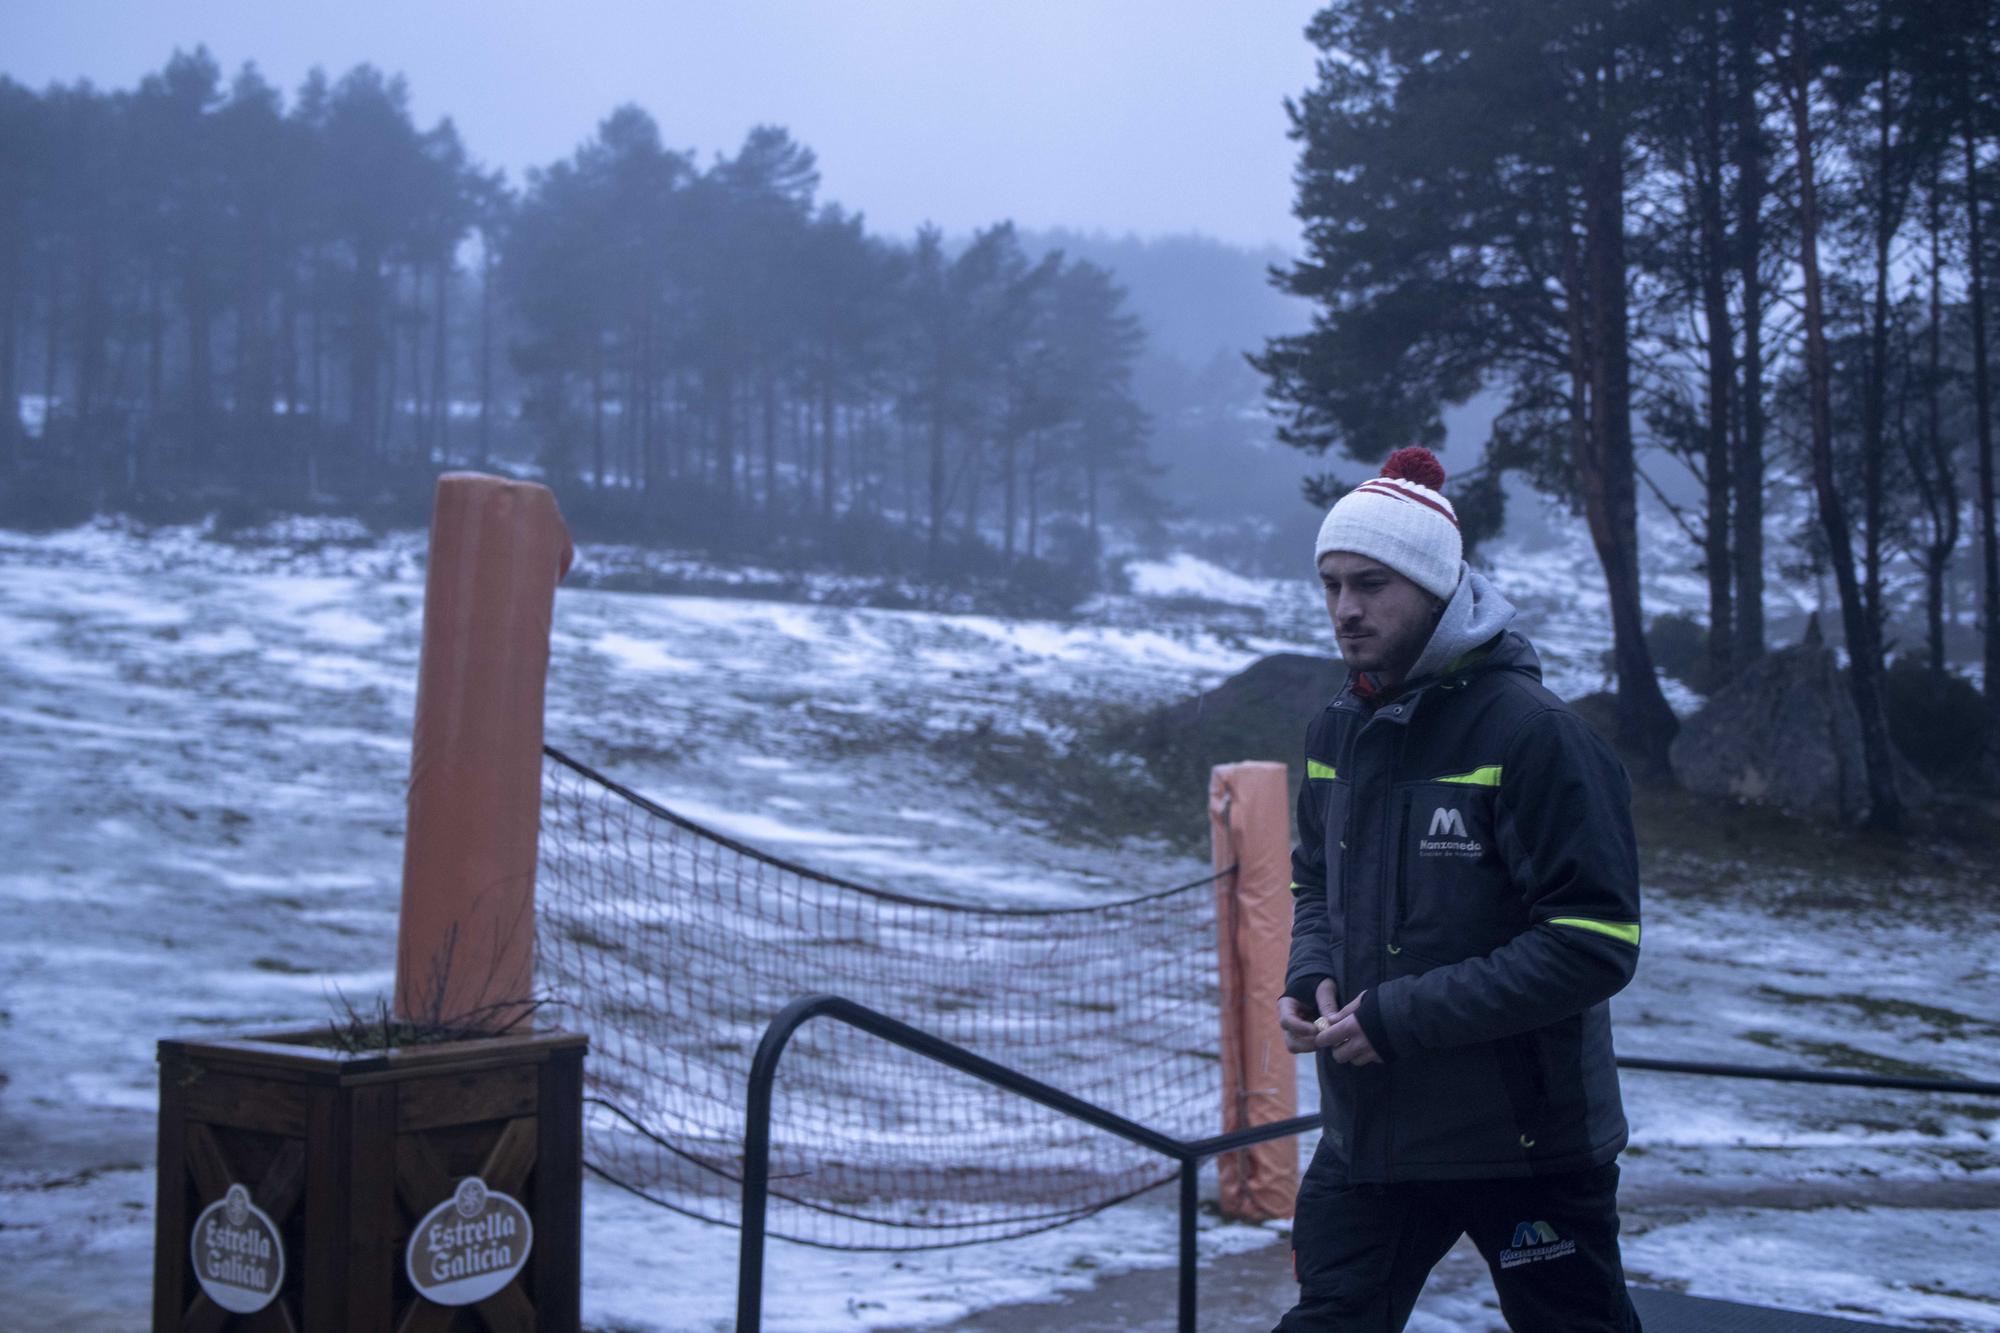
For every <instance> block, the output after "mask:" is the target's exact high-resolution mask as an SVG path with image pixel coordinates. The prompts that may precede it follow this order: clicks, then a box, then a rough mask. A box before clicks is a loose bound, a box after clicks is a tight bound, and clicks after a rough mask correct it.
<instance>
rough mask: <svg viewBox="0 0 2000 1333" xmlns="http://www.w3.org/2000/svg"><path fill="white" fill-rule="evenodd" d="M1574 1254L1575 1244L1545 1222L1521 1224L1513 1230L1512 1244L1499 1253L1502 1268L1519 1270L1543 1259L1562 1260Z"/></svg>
mask: <svg viewBox="0 0 2000 1333" xmlns="http://www.w3.org/2000/svg"><path fill="white" fill-rule="evenodd" d="M1575 1253H1576V1242H1575V1241H1574V1240H1564V1239H1563V1238H1562V1237H1561V1236H1559V1235H1557V1234H1556V1229H1555V1228H1554V1227H1552V1226H1550V1225H1549V1224H1548V1223H1547V1222H1522V1223H1520V1224H1519V1225H1517V1226H1516V1227H1515V1228H1514V1243H1513V1245H1511V1246H1509V1247H1508V1248H1507V1249H1504V1250H1502V1251H1500V1266H1501V1267H1502V1268H1519V1267H1520V1266H1521V1265H1522V1264H1538V1263H1541V1262H1542V1261H1543V1260H1545V1259H1562V1258H1565V1257H1567V1256H1569V1255H1572V1254H1575Z"/></svg>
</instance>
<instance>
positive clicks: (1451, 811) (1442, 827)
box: [1417, 805, 1486, 861]
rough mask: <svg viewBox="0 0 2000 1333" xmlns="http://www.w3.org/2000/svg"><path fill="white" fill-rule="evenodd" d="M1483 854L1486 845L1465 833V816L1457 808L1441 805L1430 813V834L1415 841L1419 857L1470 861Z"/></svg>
mask: <svg viewBox="0 0 2000 1333" xmlns="http://www.w3.org/2000/svg"><path fill="white" fill-rule="evenodd" d="M1485 852H1486V844H1485V843H1483V842H1481V841H1479V839H1477V838H1475V837H1473V836H1472V835H1471V834H1470V833H1468V832H1466V829H1465V814H1464V812H1463V811H1461V810H1459V809H1458V807H1457V806H1451V805H1441V806H1439V807H1438V808H1437V809H1435V810H1433V811H1431V827H1430V833H1429V835H1428V836H1426V837H1422V838H1419V839H1417V855H1419V856H1450V857H1456V858H1459V859H1463V860H1468V861H1472V860H1477V859H1478V858H1479V857H1480V856H1482V855H1484V854H1485Z"/></svg>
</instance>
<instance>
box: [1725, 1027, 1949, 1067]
mask: <svg viewBox="0 0 2000 1333" xmlns="http://www.w3.org/2000/svg"><path fill="white" fill-rule="evenodd" d="M1739 1035H1741V1036H1742V1038H1743V1039H1744V1040H1745V1041H1753V1042H1755V1043H1757V1044H1758V1045H1759V1046H1762V1047H1765V1048H1766V1049H1768V1050H1773V1051H1783V1052H1784V1053H1786V1054H1787V1055H1800V1056H1805V1057H1807V1058H1809V1059H1810V1060H1812V1061H1813V1062H1814V1067H1816V1068H1827V1069H1852V1070H1859V1071H1861V1072H1862V1073H1868V1074H1880V1075H1882V1076H1883V1077H1885V1078H1951V1077H1953V1075H1952V1073H1951V1071H1949V1070H1944V1069H1939V1068H1937V1067H1936V1066H1935V1065H1920V1064H1917V1063H1916V1062H1914V1061H1911V1060H1899V1059H1897V1058H1896V1057H1895V1056H1893V1055H1877V1054H1876V1053H1875V1052H1873V1051H1864V1050H1861V1049H1860V1048H1858V1047H1854V1046H1849V1045H1848V1044H1847V1043H1846V1042H1844V1041H1814V1040H1811V1039H1809V1038H1804V1037H1788V1036H1786V1035H1785V1034H1783V1033H1781V1032H1771V1031H1768V1030H1766V1029H1762V1028H1757V1029H1753V1030H1751V1031H1749V1032H1744V1033H1741V1034H1739Z"/></svg>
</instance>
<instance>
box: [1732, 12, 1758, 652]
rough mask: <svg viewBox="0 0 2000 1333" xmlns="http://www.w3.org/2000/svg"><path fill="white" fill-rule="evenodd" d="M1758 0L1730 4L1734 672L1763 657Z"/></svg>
mask: <svg viewBox="0 0 2000 1333" xmlns="http://www.w3.org/2000/svg"><path fill="white" fill-rule="evenodd" d="M1757 13H1758V0H1736V5H1735V9H1734V10H1733V12H1732V15H1731V17H1732V19H1733V20H1734V22H1733V28H1734V31H1733V34H1732V40H1731V45H1732V47H1733V52H1732V54H1733V55H1734V57H1735V64H1736V78H1735V84H1736V87H1735V93H1736V135H1737V137H1736V261H1737V269H1738V274H1739V277H1738V281H1737V286H1738V288H1739V289H1740V290H1741V292H1742V300H1743V356H1742V367H1743V373H1742V378H1741V380H1740V382H1739V384H1738V388H1737V394H1736V405H1737V415H1738V418H1739V419H1738V423H1737V431H1736V447H1735V449H1734V450H1733V455H1732V463H1733V466H1732V467H1731V468H1730V474H1731V476H1730V480H1731V481H1732V483H1733V486H1732V495H1731V500H1732V502H1733V504H1734V506H1735V515H1734V519H1735V521H1734V523H1733V524H1732V535H1733V536H1734V538H1735V540H1734V542H1733V545H1734V547H1735V573H1736V601H1735V611H1736V651H1735V653H1734V654H1733V656H1734V659H1735V664H1736V668H1737V669H1738V670H1741V669H1742V668H1744V667H1746V666H1748V665H1749V664H1750V663H1752V662H1754V661H1756V660H1757V659H1758V658H1760V657H1762V656H1763V655H1764V280H1763V273H1762V269H1761V264H1762V261H1763V250H1764V243H1763V236H1764V230H1763V214H1762V210H1763V202H1764V174H1765V173H1764V135H1763V128H1762V122H1761V115H1760V112H1759V109H1758V106H1757V28H1756V25H1757Z"/></svg>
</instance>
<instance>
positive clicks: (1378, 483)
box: [1313, 445, 1465, 598]
mask: <svg viewBox="0 0 2000 1333" xmlns="http://www.w3.org/2000/svg"><path fill="white" fill-rule="evenodd" d="M1443 487H1444V464H1442V463H1440V462H1438V459H1437V455H1436V454H1434V453H1432V452H1431V451H1430V450H1428V449H1425V448H1423V447H1421V446H1419V445H1412V446H1410V447H1409V448H1407V449H1398V450H1397V451H1396V452H1395V453H1393V454H1390V455H1389V461H1388V462H1386V463H1384V464H1383V465H1382V473H1381V475H1380V476H1375V477H1370V478H1369V479H1368V480H1366V481H1364V482H1362V483H1361V484H1360V485H1359V486H1356V487H1355V488H1354V489H1353V490H1351V491H1349V492H1348V493H1347V494H1345V495H1343V496H1341V497H1340V500H1339V501H1338V502H1337V503H1336V504H1335V505H1334V506H1333V508H1332V509H1331V510H1330V511H1328V513H1327V516H1326V521H1325V522H1324V523H1321V524H1320V527H1319V540H1318V541H1316V542H1315V543H1313V563H1314V564H1317V563H1319V558H1320V557H1321V556H1323V555H1325V554H1326V553H1327V552H1328V551H1352V552H1354V553H1355V554H1357V555H1365V556H1367V557H1368V558H1369V559H1371V560H1379V561H1381V562H1382V563H1383V564H1385V565H1387V566H1388V567H1389V568H1391V569H1393V570H1395V571H1396V572H1397V573H1398V574H1401V575H1403V577H1405V578H1407V579H1409V580H1410V581H1411V582H1413V583H1415V584H1416V585H1417V586H1418V587H1420V588H1423V589H1424V590H1425V591H1426V592H1429V593H1430V594H1431V595H1432V596H1434V597H1442V598H1449V597H1450V596H1451V595H1452V592H1453V591H1454V590H1455V589H1456V588H1457V587H1458V580H1459V576H1460V573H1461V572H1462V571H1463V568H1464V554H1465V543H1464V541H1463V540H1462V539H1461V538H1460V536H1459V532H1458V515H1457V514H1456V513H1455V512H1453V510H1452V507H1451V501H1449V500H1447V499H1445V497H1444V495H1443V493H1442V492H1443Z"/></svg>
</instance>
